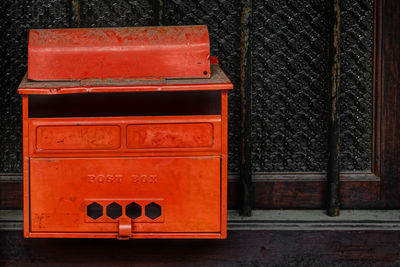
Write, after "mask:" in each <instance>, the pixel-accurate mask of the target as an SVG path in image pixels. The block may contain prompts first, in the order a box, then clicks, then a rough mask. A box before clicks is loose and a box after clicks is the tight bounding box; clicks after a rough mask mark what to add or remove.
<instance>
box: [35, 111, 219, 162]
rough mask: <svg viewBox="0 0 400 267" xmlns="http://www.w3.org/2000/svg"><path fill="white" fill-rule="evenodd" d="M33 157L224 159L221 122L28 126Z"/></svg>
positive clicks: (52, 121)
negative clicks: (161, 156) (165, 156)
mask: <svg viewBox="0 0 400 267" xmlns="http://www.w3.org/2000/svg"><path fill="white" fill-rule="evenodd" d="M29 154H30V156H31V157H74V156H76V157H80V156H84V157H102V156H157V155H220V154H221V117H220V116H215V115H209V116H159V117H107V118H105V117H104V118H47V119H30V120H29Z"/></svg>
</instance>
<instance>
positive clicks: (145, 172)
mask: <svg viewBox="0 0 400 267" xmlns="http://www.w3.org/2000/svg"><path fill="white" fill-rule="evenodd" d="M220 164H221V158H220V157H218V156H196V157H131V158H35V159H31V161H30V170H31V171H30V203H31V207H30V212H31V232H32V233H41V232H46V233H51V232H54V233H60V232H66V233H117V232H118V225H119V220H120V219H122V218H130V219H131V220H132V232H133V233H185V232H186V233H219V232H220V231H221V221H220V220H221V216H220V208H221V173H220Z"/></svg>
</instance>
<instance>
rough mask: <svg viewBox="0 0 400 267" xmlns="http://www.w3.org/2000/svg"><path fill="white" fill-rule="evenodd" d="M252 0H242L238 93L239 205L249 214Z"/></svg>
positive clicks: (244, 214) (241, 209)
mask: <svg viewBox="0 0 400 267" xmlns="http://www.w3.org/2000/svg"><path fill="white" fill-rule="evenodd" d="M251 9H252V1H251V0H242V15H241V28H240V51H241V58H240V94H241V103H242V120H241V131H240V135H241V161H240V184H241V192H240V193H241V198H240V199H241V205H240V214H241V215H242V216H251V197H252V192H251V191H252V190H251V184H252V178H251V172H252V165H251V98H252V92H251V91H252V84H251V13H252V10H251Z"/></svg>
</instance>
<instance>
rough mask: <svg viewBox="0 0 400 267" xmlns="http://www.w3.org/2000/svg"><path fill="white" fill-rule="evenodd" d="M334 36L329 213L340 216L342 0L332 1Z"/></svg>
mask: <svg viewBox="0 0 400 267" xmlns="http://www.w3.org/2000/svg"><path fill="white" fill-rule="evenodd" d="M332 13H333V16H332V20H333V21H332V22H333V23H332V38H331V50H330V57H331V82H330V98H331V114H330V133H329V140H328V147H329V151H328V153H329V155H328V173H327V179H328V203H327V214H328V215H329V216H339V206H340V200H339V198H340V196H339V193H340V181H339V175H340V110H339V96H340V59H339V56H340V45H339V42H340V0H333V2H332Z"/></svg>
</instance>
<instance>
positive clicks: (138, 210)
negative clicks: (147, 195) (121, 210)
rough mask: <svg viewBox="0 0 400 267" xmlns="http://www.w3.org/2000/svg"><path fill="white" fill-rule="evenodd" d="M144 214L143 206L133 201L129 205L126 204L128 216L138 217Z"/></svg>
mask: <svg viewBox="0 0 400 267" xmlns="http://www.w3.org/2000/svg"><path fill="white" fill-rule="evenodd" d="M141 215H142V206H140V205H139V204H136V203H135V202H132V203H131V204H129V205H128V206H126V216H128V217H129V218H131V219H136V218H138V217H140V216H141Z"/></svg>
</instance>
